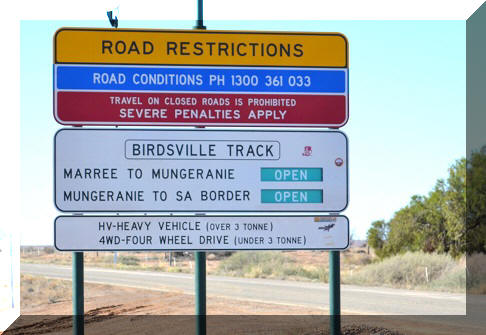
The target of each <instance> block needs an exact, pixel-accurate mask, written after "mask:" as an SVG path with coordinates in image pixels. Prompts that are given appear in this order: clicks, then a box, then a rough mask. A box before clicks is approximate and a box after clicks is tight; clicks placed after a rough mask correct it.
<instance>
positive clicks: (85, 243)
mask: <svg viewBox="0 0 486 335" xmlns="http://www.w3.org/2000/svg"><path fill="white" fill-rule="evenodd" d="M54 227H55V233H54V241H55V242H54V245H55V246H56V248H57V249H58V250H61V251H103V250H105V251H110V250H111V251H113V250H117V251H122V250H173V251H176V250H179V251H180V250H292V249H293V250H305V249H312V250H342V249H346V248H347V247H348V244H349V221H348V218H347V217H345V216H321V217H311V216H300V217H295V216H294V217H282V216H273V217H270V216H257V217H243V216H213V217H211V216H192V217H187V216H186V217H182V216H60V217H58V218H57V219H56V221H55V224H54Z"/></svg>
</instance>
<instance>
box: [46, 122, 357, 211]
mask: <svg viewBox="0 0 486 335" xmlns="http://www.w3.org/2000/svg"><path fill="white" fill-rule="evenodd" d="M54 142H55V159H54V179H55V185H54V190H55V191H54V192H55V204H56V206H57V208H58V209H59V210H61V211H65V212H106V211H113V212H124V211H125V212H214V211H218V212H255V211H258V212H317V211H324V212H340V211H342V210H344V209H345V207H346V206H347V203H348V154H347V138H346V136H345V135H344V133H342V132H339V131H241V130H232V131H225V130H205V129H201V130H135V129H131V130H119V129H62V130H60V131H58V132H57V133H56V135H55V141H54ZM337 161H339V162H340V163H339V164H338V163H336V162H337Z"/></svg>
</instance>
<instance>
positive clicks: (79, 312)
mask: <svg viewBox="0 0 486 335" xmlns="http://www.w3.org/2000/svg"><path fill="white" fill-rule="evenodd" d="M83 266H84V264H83V253H82V252H73V335H84V269H83Z"/></svg>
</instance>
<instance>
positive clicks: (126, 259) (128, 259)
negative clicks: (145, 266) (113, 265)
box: [118, 256, 140, 265]
mask: <svg viewBox="0 0 486 335" xmlns="http://www.w3.org/2000/svg"><path fill="white" fill-rule="evenodd" d="M118 262H119V263H120V264H123V265H138V264H139V263H140V260H139V259H138V258H137V257H135V256H119V257H118Z"/></svg>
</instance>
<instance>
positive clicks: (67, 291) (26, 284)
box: [20, 274, 71, 309]
mask: <svg viewBox="0 0 486 335" xmlns="http://www.w3.org/2000/svg"><path fill="white" fill-rule="evenodd" d="M20 297H21V298H20V302H21V304H20V308H21V309H24V308H26V307H32V306H39V305H43V304H54V303H58V302H62V301H66V300H70V299H71V281H69V280H59V279H47V278H44V277H36V276H31V275H27V274H21V275H20Z"/></svg>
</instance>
